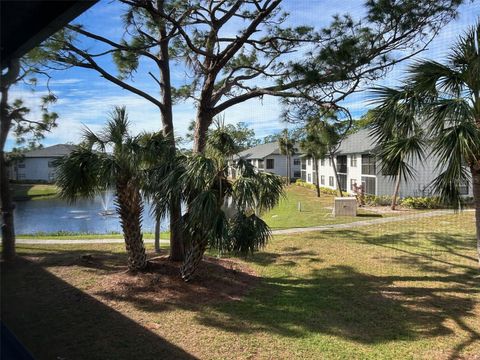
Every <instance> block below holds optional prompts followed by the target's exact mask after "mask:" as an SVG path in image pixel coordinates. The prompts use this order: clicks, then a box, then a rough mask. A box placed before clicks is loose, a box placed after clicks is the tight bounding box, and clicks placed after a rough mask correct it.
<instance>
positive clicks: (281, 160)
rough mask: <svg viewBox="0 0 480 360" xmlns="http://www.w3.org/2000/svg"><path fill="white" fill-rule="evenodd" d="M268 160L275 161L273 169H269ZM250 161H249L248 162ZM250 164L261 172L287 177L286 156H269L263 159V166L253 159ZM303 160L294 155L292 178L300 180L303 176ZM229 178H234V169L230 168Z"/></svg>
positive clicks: (258, 160) (259, 161)
mask: <svg viewBox="0 0 480 360" xmlns="http://www.w3.org/2000/svg"><path fill="white" fill-rule="evenodd" d="M268 159H273V169H267V160H268ZM296 159H298V162H297V165H295V160H296ZM247 161H249V160H247ZM250 163H251V164H252V165H253V166H255V167H256V168H257V169H258V170H260V171H266V172H269V173H272V174H276V175H279V176H284V177H286V176H287V157H286V155H273V154H272V155H269V156H267V157H265V158H264V159H263V165H262V161H261V160H260V159H251V160H250ZM300 171H301V160H300V157H299V155H294V156H292V158H291V177H292V178H300V176H301V173H300ZM295 173H297V175H298V176H295ZM228 174H229V176H232V177H234V176H233V175H234V172H233V171H232V168H231V167H229V170H228Z"/></svg>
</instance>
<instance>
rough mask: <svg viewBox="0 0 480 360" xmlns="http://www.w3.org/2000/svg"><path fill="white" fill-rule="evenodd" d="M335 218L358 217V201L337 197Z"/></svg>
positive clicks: (334, 211)
mask: <svg viewBox="0 0 480 360" xmlns="http://www.w3.org/2000/svg"><path fill="white" fill-rule="evenodd" d="M333 216H335V217H337V216H357V199H356V198H354V197H336V198H335V204H334V206H333Z"/></svg>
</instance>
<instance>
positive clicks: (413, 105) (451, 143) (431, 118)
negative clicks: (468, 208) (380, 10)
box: [388, 22, 480, 263]
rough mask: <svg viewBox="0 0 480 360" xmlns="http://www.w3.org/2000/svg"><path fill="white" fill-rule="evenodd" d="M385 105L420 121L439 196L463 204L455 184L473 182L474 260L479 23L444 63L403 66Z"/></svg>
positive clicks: (479, 213) (479, 203)
mask: <svg viewBox="0 0 480 360" xmlns="http://www.w3.org/2000/svg"><path fill="white" fill-rule="evenodd" d="M408 72H409V76H408V78H407V80H406V84H405V86H404V87H403V88H401V89H396V90H398V91H392V95H391V96H390V97H389V99H388V101H389V102H390V103H393V104H394V103H404V104H405V106H403V109H404V111H409V112H410V113H411V114H410V115H411V116H418V117H420V118H422V119H425V122H424V123H425V127H426V130H427V136H428V138H429V141H430V143H431V148H432V150H431V154H430V155H431V156H432V158H434V159H436V161H437V169H438V171H439V175H438V176H437V177H436V178H435V180H434V181H433V183H432V185H433V187H434V189H435V190H436V192H437V193H438V194H439V196H440V198H441V200H443V201H444V202H445V203H448V204H451V205H453V206H454V207H456V208H461V207H462V206H463V198H462V195H461V190H460V188H461V186H463V185H465V184H468V182H469V181H470V180H472V182H473V197H474V203H475V210H476V231H477V251H478V260H479V263H480V22H478V23H477V24H476V25H475V26H473V27H471V28H470V29H469V30H468V31H467V32H466V33H465V34H464V35H463V36H462V37H460V39H459V41H458V42H457V43H456V44H455V46H454V47H453V49H452V51H451V53H450V54H449V55H448V57H447V59H446V61H445V63H443V64H442V63H439V62H436V61H431V60H423V61H418V62H416V63H414V64H413V65H412V66H411V67H410V68H409V69H408Z"/></svg>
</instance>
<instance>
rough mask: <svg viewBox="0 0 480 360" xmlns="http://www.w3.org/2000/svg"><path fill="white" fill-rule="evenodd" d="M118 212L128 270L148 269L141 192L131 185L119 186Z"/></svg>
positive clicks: (121, 184)
mask: <svg viewBox="0 0 480 360" xmlns="http://www.w3.org/2000/svg"><path fill="white" fill-rule="evenodd" d="M116 205H117V211H118V214H119V215H120V224H121V226H122V230H123V236H124V238H125V246H126V249H127V254H128V268H129V269H130V270H134V271H138V270H143V269H145V268H146V267H147V255H146V252H145V246H144V244H143V234H142V224H141V220H142V212H143V205H142V198H141V195H140V191H139V190H138V188H137V187H136V186H134V185H133V184H131V183H128V182H126V183H120V184H118V185H117V199H116Z"/></svg>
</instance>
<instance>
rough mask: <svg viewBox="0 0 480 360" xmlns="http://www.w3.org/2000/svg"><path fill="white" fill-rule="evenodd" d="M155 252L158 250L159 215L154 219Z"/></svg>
mask: <svg viewBox="0 0 480 360" xmlns="http://www.w3.org/2000/svg"><path fill="white" fill-rule="evenodd" d="M155 252H156V253H159V252H160V217H159V216H158V217H157V218H156V219H155Z"/></svg>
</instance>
